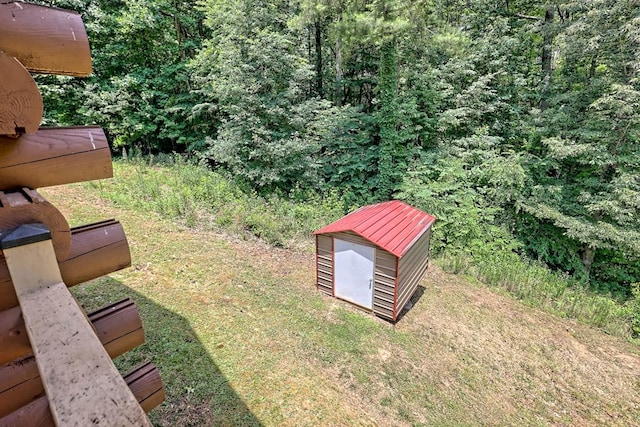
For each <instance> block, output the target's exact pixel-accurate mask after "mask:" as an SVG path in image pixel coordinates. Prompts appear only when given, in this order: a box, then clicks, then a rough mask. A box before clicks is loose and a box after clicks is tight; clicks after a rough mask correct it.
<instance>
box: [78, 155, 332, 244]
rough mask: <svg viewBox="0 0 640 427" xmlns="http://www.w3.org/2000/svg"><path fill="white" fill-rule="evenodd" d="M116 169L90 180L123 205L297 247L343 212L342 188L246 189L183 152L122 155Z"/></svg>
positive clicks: (193, 224) (193, 223)
mask: <svg viewBox="0 0 640 427" xmlns="http://www.w3.org/2000/svg"><path fill="white" fill-rule="evenodd" d="M114 169H115V178H114V179H111V180H107V181H94V182H91V183H88V184H86V185H89V186H91V187H93V188H97V189H98V190H99V193H100V195H101V196H102V197H104V198H106V199H108V200H111V201H113V202H114V203H116V204H118V205H120V206H126V207H129V208H133V209H137V210H142V211H146V212H157V213H159V214H160V215H162V216H164V217H167V218H172V219H176V220H179V221H180V222H182V223H183V224H185V225H187V226H189V227H196V228H204V229H215V228H217V229H223V230H226V231H228V232H232V233H235V234H238V235H244V236H255V237H258V238H260V239H262V240H264V241H266V242H267V243H269V244H271V245H274V246H278V247H286V248H292V247H296V245H299V244H300V243H301V242H306V241H308V239H309V235H310V233H311V232H313V231H314V230H316V229H318V228H320V227H322V226H323V225H325V224H327V223H328V222H332V221H334V220H336V219H338V218H340V217H341V216H342V215H343V214H344V211H343V204H342V201H341V200H340V199H339V197H338V196H337V194H330V195H328V196H319V195H313V194H305V201H299V200H295V198H296V195H295V194H292V195H286V196H278V195H271V196H269V197H266V198H264V197H260V196H258V195H257V194H255V193H249V194H247V193H245V192H243V191H242V190H241V189H240V188H239V187H238V186H237V185H234V184H233V183H231V182H230V181H229V180H228V179H226V178H225V177H223V176H222V175H220V174H217V173H215V172H211V171H209V170H206V169H205V168H203V167H200V166H198V165H195V164H193V163H191V162H189V161H187V160H184V159H183V158H182V157H180V156H171V157H163V158H162V160H159V159H156V158H154V157H150V158H147V159H142V158H134V159H130V160H121V161H116V162H114ZM298 198H299V197H298Z"/></svg>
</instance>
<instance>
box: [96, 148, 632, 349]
mask: <svg viewBox="0 0 640 427" xmlns="http://www.w3.org/2000/svg"><path fill="white" fill-rule="evenodd" d="M114 167H115V178H113V179H111V180H107V181H93V182H90V183H86V184H84V185H86V186H89V187H91V188H93V189H95V190H96V191H97V192H98V193H99V194H100V195H101V197H103V198H105V199H107V200H111V201H112V202H114V203H116V204H118V205H121V206H124V207H127V208H132V209H136V210H140V211H147V212H155V213H158V214H160V215H162V216H164V217H168V218H173V219H176V220H178V221H181V222H182V223H183V224H184V225H186V226H188V227H192V228H196V229H217V230H223V231H225V232H228V233H232V234H234V235H237V236H240V237H243V236H244V238H255V237H259V238H261V239H263V240H264V241H266V242H267V243H269V244H272V245H274V246H278V247H284V248H293V249H298V250H311V248H312V244H311V239H310V237H311V233H312V232H313V231H314V230H317V229H318V228H320V227H321V226H323V225H326V224H327V223H330V222H332V221H335V220H336V219H338V218H340V217H341V216H342V215H343V213H344V199H343V198H342V197H341V196H340V195H339V194H338V193H336V192H333V193H331V194H324V195H320V194H315V195H310V194H308V193H297V192H296V191H292V192H290V193H288V194H284V193H279V194H278V193H270V194H269V195H267V196H261V195H259V194H258V193H256V192H255V191H247V190H246V189H243V188H241V187H240V186H239V185H238V184H237V183H234V182H233V181H231V180H229V179H228V178H226V177H225V176H223V175H221V174H219V173H217V172H214V171H211V170H210V169H209V168H207V167H204V166H202V165H197V164H194V162H193V161H189V160H185V157H184V156H182V155H159V156H153V155H150V156H145V157H133V158H128V159H121V160H119V161H116V162H115V163H114ZM434 238H438V236H436V235H434ZM438 239H439V240H441V237H440V238H438ZM480 253H481V254H482V256H479V257H478V258H477V259H472V258H470V257H469V256H467V255H465V254H462V253H456V252H447V251H440V252H439V254H438V255H437V257H436V259H435V262H436V263H437V264H439V265H440V266H441V267H442V268H444V269H445V270H446V271H449V272H452V273H456V274H465V275H468V276H471V277H475V278H476V279H478V280H480V281H481V282H483V283H486V284H488V285H489V286H492V287H494V288H497V289H500V290H503V291H506V292H508V293H509V294H511V295H513V296H515V297H516V298H517V299H520V300H522V301H523V302H524V303H526V304H528V305H531V306H534V307H539V308H542V309H544V310H546V311H549V312H552V313H555V314H557V315H560V316H563V317H569V318H574V319H577V320H580V321H581V322H584V323H587V324H590V325H593V326H595V327H598V328H601V329H603V330H604V331H606V332H608V333H610V334H613V335H618V336H623V337H626V338H634V337H638V336H639V335H640V316H639V313H640V288H639V287H638V286H637V285H636V286H634V287H633V288H632V296H631V297H629V298H626V299H619V298H618V299H615V298H612V297H611V296H605V295H601V294H599V293H597V292H593V291H592V290H589V289H588V288H587V287H585V286H584V285H582V284H580V283H577V282H576V281H575V280H574V279H572V278H571V277H570V276H568V275H567V274H561V273H557V272H553V271H551V270H549V269H548V268H546V266H544V265H543V264H541V263H539V262H531V261H527V260H523V259H522V258H521V257H520V256H519V255H518V254H516V253H515V252H513V251H507V250H497V251H495V250H493V251H492V250H489V249H488V248H485V249H482V250H481V251H480V252H477V254H480Z"/></svg>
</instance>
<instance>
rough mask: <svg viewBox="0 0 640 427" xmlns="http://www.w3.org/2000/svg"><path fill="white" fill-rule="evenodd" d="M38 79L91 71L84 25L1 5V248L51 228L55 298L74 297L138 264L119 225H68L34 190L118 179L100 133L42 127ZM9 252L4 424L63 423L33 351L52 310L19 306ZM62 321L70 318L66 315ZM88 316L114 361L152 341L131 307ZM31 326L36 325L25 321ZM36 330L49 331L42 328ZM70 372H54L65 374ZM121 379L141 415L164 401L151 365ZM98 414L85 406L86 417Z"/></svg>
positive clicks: (2, 318) (24, 6)
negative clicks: (29, 228) (21, 232)
mask: <svg viewBox="0 0 640 427" xmlns="http://www.w3.org/2000/svg"><path fill="white" fill-rule="evenodd" d="M31 72H34V73H47V74H61V75H69V76H87V75H89V74H90V73H91V72H92V69H91V55H90V51H89V42H88V38H87V34H86V31H85V28H84V24H83V23H82V19H81V17H80V15H79V14H77V13H76V12H72V11H67V10H62V9H57V8H51V7H46V6H41V5H34V4H29V3H23V2H7V1H2V0H0V241H2V242H1V243H3V244H4V240H3V239H5V237H6V236H7V235H9V234H11V230H13V229H15V228H20V227H24V226H25V225H27V224H32V223H38V224H44V226H45V227H46V229H47V230H48V233H49V234H50V236H51V248H52V252H51V254H52V255H53V258H52V260H53V264H52V265H53V268H54V269H55V270H56V271H58V273H56V274H57V275H58V277H60V279H61V280H62V282H61V283H60V284H61V285H66V286H62V290H61V289H60V287H58V288H57V289H58V291H57V292H60V291H62V292H63V293H65V292H66V293H67V294H68V291H67V290H66V287H69V286H74V285H78V284H81V283H82V282H85V281H88V280H91V279H95V278H98V277H100V276H103V275H106V274H109V273H111V272H114V271H117V270H119V269H122V268H125V267H128V266H130V264H131V255H130V251H129V246H128V243H127V239H126V236H125V233H124V230H123V228H122V226H121V225H120V223H119V222H117V221H115V220H112V219H109V220H103V221H99V222H96V223H93V224H88V225H85V226H81V227H75V228H70V227H69V224H68V221H67V220H66V218H65V217H64V216H63V215H62V214H61V213H60V211H59V210H58V209H56V208H55V206H53V205H52V204H51V203H49V202H48V201H47V200H46V199H45V198H44V197H42V196H41V195H40V194H39V193H38V192H37V191H36V189H37V188H42V187H47V186H52V185H60V184H69V183H73V182H83V181H89V180H95V179H104V178H110V177H112V175H113V169H112V164H111V153H110V149H109V145H108V142H107V138H106V136H105V134H104V132H103V130H102V129H100V128H99V127H95V126H80V127H66V128H40V127H39V126H40V123H41V121H42V115H43V104H42V97H41V94H40V92H39V90H38V88H37V85H36V83H35V81H34V80H33V77H32V76H31V74H30V73H31ZM2 247H3V248H5V249H2V250H0V427H3V426H22V425H24V426H28V425H39V426H47V425H51V426H53V425H61V422H60V420H61V418H60V414H59V413H58V412H56V405H58V403H56V402H53V401H51V398H54V399H58V398H59V395H56V396H49V395H48V393H49V392H50V390H53V389H55V387H52V386H51V384H47V382H48V381H49V380H50V378H49V377H46V376H42V377H41V370H42V369H41V368H42V367H41V366H40V365H41V364H42V363H44V361H42V360H40V359H39V356H38V354H40V352H38V351H37V350H39V349H38V348H34V346H33V341H32V339H33V336H32V333H33V331H32V329H30V328H33V327H34V326H33V325H34V324H38V325H39V323H37V322H36V323H34V322H33V318H34V316H35V317H38V316H45V315H48V313H45V312H42V313H41V314H40V310H38V311H30V312H28V313H27V312H25V310H27V311H28V310H33V309H32V308H31V307H34V305H27V306H22V305H21V304H20V301H22V300H21V299H20V296H19V295H17V292H16V289H17V286H18V283H14V281H15V280H18V279H17V278H16V277H17V276H14V277H12V274H14V273H15V272H16V271H17V270H16V258H15V257H13V255H12V258H11V265H13V267H10V266H9V264H10V263H9V260H10V259H9V258H7V255H8V254H9V252H8V251H7V247H6V246H4V245H3V246H2ZM12 253H13V252H12ZM17 262H19V260H18V261H17ZM56 265H57V266H56ZM25 266H26V264H25ZM38 267H39V266H34V268H35V269H38ZM26 270H28V269H26ZM46 292H47V291H46V290H44V291H43V294H44V293H46ZM69 297H70V295H69ZM65 298H66V297H65ZM70 301H72V299H71V300H70ZM73 304H75V302H74V303H73ZM37 305H38V304H36V305H35V306H37ZM75 309H78V307H77V304H76V307H75ZM45 311H46V310H45ZM26 314H28V315H29V316H28V318H27V316H26ZM64 315H65V314H64V312H62V313H61V316H62V317H61V318H64ZM83 316H84V320H83V319H82V318H81V319H80V320H79V321H80V322H85V323H87V322H90V330H91V331H92V332H90V333H91V334H93V335H94V339H95V341H96V342H98V346H100V348H101V351H103V352H106V355H107V356H108V357H110V358H115V357H117V356H119V355H121V354H123V353H125V352H127V351H129V350H131V349H133V348H135V347H136V346H138V345H140V344H142V343H143V342H144V339H145V338H144V331H143V328H142V320H141V319H140V316H139V314H138V311H137V309H136V307H135V304H134V303H133V302H132V301H131V300H128V299H127V300H123V301H119V302H116V303H114V304H110V305H108V306H107V307H105V308H103V309H100V310H98V311H96V312H94V313H91V314H89V315H88V316H87V315H83ZM26 320H29V325H31V326H29V325H26V324H25V321H26ZM36 320H37V319H36ZM76 321H78V320H76ZM63 325H64V322H63V323H61V324H58V325H55V328H52V333H55V332H54V331H53V329H56V328H58V329H59V328H60V326H63ZM38 327H39V328H40V327H41V326H38ZM63 328H64V326H63ZM37 332H38V333H40V334H41V335H42V334H45V335H46V334H47V331H46V330H42V329H41V330H39V331H37ZM38 342H39V341H38ZM34 354H36V356H34ZM54 363H55V359H54ZM65 366H66V365H65ZM65 366H59V367H57V368H56V369H60V370H62V371H64V369H65ZM105 372H107V371H105ZM116 372H117V371H116ZM116 375H118V379H119V381H122V384H123V387H125V388H126V386H128V389H127V393H131V396H132V398H134V402H135V401H137V402H138V404H139V408H138V410H140V408H141V409H142V410H143V411H144V412H149V411H150V410H152V409H153V408H155V407H156V406H157V405H159V404H160V403H161V402H162V401H163V400H164V388H163V385H162V381H161V379H160V375H159V371H158V369H157V368H156V367H155V366H154V365H153V364H152V363H150V362H146V363H143V364H142V365H140V366H139V367H137V368H135V369H134V370H133V371H131V372H129V373H127V374H126V375H124V376H122V377H121V378H120V376H119V374H116ZM115 383H118V384H120V383H119V382H117V381H116V382H115ZM115 383H114V384H115ZM47 390H49V391H47ZM50 405H53V406H50ZM116 406H117V405H116ZM94 409H95V408H85V409H82V408H81V411H80V412H83V411H86V412H87V413H88V412H89V411H90V410H94ZM141 413H142V415H143V416H144V413H143V412H141ZM65 417H66V415H65ZM71 418H72V419H82V415H79V416H78V415H77V414H72V415H71ZM144 418H145V419H146V417H144ZM139 421H140V422H139V423H137V424H139V425H147V424H148V422H147V421H145V420H143V419H142V418H140V419H139ZM62 424H64V423H62Z"/></svg>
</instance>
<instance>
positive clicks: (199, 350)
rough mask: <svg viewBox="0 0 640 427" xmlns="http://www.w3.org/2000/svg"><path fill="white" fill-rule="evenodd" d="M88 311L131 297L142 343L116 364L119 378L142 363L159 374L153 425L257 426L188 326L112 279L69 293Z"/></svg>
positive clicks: (182, 320)
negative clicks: (160, 391)
mask: <svg viewBox="0 0 640 427" xmlns="http://www.w3.org/2000/svg"><path fill="white" fill-rule="evenodd" d="M72 292H73V294H74V295H75V296H76V298H77V299H78V302H79V303H80V304H81V305H82V307H83V308H84V309H85V311H87V312H90V311H93V310H95V309H97V308H100V307H102V306H104V305H107V304H110V303H113V302H116V301H118V300H120V299H123V298H131V299H132V300H133V301H134V302H135V304H136V306H137V307H138V310H139V312H140V316H141V318H142V322H143V325H144V331H145V335H146V343H145V344H143V345H142V346H140V347H138V348H136V349H134V350H131V351H129V352H127V353H126V354H124V355H122V356H120V357H118V358H117V359H116V360H115V363H116V366H117V367H118V369H119V370H120V372H121V373H125V372H127V371H129V370H130V369H131V368H133V367H134V366H136V365H138V364H139V363H142V362H143V361H146V360H151V361H152V362H153V363H154V364H155V365H156V366H157V367H158V369H159V370H160V376H161V377H162V381H163V383H164V388H165V393H166V399H165V401H164V403H162V404H161V405H160V406H158V407H157V408H155V409H153V410H152V411H151V412H150V413H149V417H150V419H151V421H152V423H153V424H154V425H156V426H194V427H195V426H213V425H215V426H236V425H242V426H260V425H261V424H260V421H259V420H258V419H257V418H256V417H255V416H254V415H253V413H252V412H251V411H250V410H249V408H248V407H247V406H246V404H245V403H244V402H243V400H242V399H241V398H240V396H238V395H237V394H236V392H235V391H234V389H233V388H232V387H231V385H230V384H229V383H228V381H227V379H226V377H225V376H224V374H223V373H222V372H221V371H220V369H219V368H218V366H217V365H216V362H215V361H214V360H213V359H212V358H211V356H210V355H209V353H208V352H207V349H206V348H205V346H204V345H203V344H202V343H201V342H200V340H199V339H198V337H197V336H196V334H195V333H194V332H193V330H192V328H191V326H190V324H189V322H188V321H187V320H186V319H185V318H184V317H182V316H180V315H179V314H176V313H174V312H173V311H171V310H169V309H167V308H165V307H162V306H160V305H158V304H157V303H155V302H154V301H152V300H150V299H149V298H147V297H146V296H144V295H142V294H140V293H138V292H135V291H134V290H132V289H131V288H129V287H127V286H126V285H124V284H122V283H120V282H119V281H117V280H115V279H113V278H111V277H103V278H101V279H98V280H96V281H94V282H91V283H88V284H85V285H81V286H79V287H74V288H72Z"/></svg>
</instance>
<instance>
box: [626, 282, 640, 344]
mask: <svg viewBox="0 0 640 427" xmlns="http://www.w3.org/2000/svg"><path fill="white" fill-rule="evenodd" d="M625 308H626V311H627V315H628V316H629V324H630V328H631V335H632V336H633V337H634V338H640V283H634V284H633V285H632V286H631V298H630V299H629V301H627V305H626V307H625Z"/></svg>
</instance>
